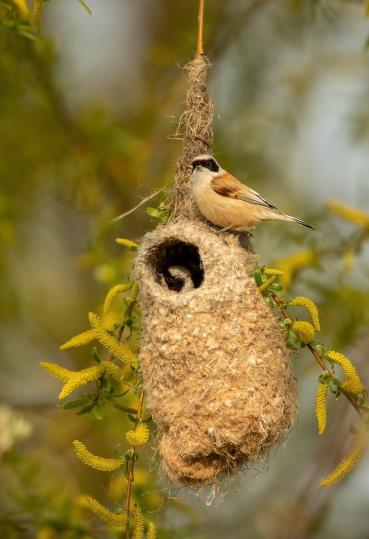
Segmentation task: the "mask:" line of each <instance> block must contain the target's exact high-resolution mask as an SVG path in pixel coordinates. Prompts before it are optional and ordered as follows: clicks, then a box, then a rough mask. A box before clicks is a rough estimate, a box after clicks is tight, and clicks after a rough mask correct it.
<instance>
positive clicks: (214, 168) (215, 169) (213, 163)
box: [205, 159, 219, 172]
mask: <svg viewBox="0 0 369 539" xmlns="http://www.w3.org/2000/svg"><path fill="white" fill-rule="evenodd" d="M205 166H206V168H208V169H209V170H211V171H212V172H218V170H219V166H218V163H217V162H216V161H214V159H208V160H207V161H206V165H205Z"/></svg>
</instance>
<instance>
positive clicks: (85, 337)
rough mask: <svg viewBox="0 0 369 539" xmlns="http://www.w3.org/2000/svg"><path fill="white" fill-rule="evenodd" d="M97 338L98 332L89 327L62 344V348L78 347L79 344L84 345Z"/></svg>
mask: <svg viewBox="0 0 369 539" xmlns="http://www.w3.org/2000/svg"><path fill="white" fill-rule="evenodd" d="M94 339H96V334H95V331H94V330H93V329H88V330H87V331H84V332H83V333H80V334H79V335H75V336H74V337H72V338H71V339H69V341H67V342H65V343H64V344H62V345H61V346H60V350H67V349H68V348H77V347H78V346H84V345H85V344H88V343H90V342H91V341H93V340H94Z"/></svg>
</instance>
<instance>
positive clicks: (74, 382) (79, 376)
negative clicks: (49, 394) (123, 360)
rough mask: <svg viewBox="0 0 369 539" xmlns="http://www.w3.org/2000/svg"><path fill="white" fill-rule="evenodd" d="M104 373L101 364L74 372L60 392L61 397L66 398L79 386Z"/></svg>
mask: <svg viewBox="0 0 369 539" xmlns="http://www.w3.org/2000/svg"><path fill="white" fill-rule="evenodd" d="M102 374H103V367H102V366H101V365H98V366H97V367H89V368H88V369H82V370H81V371H77V372H75V373H73V374H72V376H71V377H70V378H69V379H68V381H67V382H66V384H64V386H63V389H62V390H61V392H60V393H59V399H64V398H65V397H68V395H70V394H71V393H73V391H75V390H76V389H78V388H79V387H81V386H84V385H86V384H89V383H90V382H94V381H95V380H98V379H99V378H100V376H101V375H102Z"/></svg>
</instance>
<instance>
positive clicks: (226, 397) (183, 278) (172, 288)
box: [135, 57, 296, 485]
mask: <svg viewBox="0 0 369 539" xmlns="http://www.w3.org/2000/svg"><path fill="white" fill-rule="evenodd" d="M208 67H209V62H208V61H207V59H206V58H205V57H198V58H197V59H196V60H194V61H193V62H191V63H190V64H189V65H188V66H187V67H186V69H187V71H188V73H189V90H188V94H187V110H186V112H185V115H184V116H183V117H182V121H181V122H180V127H181V128H182V129H184V133H183V136H184V153H183V155H182V157H181V159H180V161H179V163H178V166H177V172H176V181H175V186H174V189H173V193H172V197H171V209H172V220H171V222H170V223H169V224H167V225H162V226H159V227H158V228H157V229H156V230H155V231H153V232H150V233H148V234H146V236H145V237H144V239H143V241H142V244H141V246H140V250H139V253H138V256H137V258H136V265H135V273H136V277H137V279H138V282H139V286H140V296H139V298H140V306H141V311H142V321H143V328H142V343H141V350H140V362H141V366H142V373H143V379H144V389H145V392H146V395H147V399H148V405H149V407H150V410H151V413H152V416H153V419H154V421H155V422H156V423H157V426H158V431H159V449H160V454H161V457H162V462H163V468H164V470H165V472H166V474H167V475H168V477H169V478H170V479H172V480H175V481H180V482H182V483H183V484H186V485H200V484H204V483H214V482H215V481H216V480H217V479H218V478H219V477H222V476H225V475H229V474H233V473H234V472H235V470H237V469H238V468H239V467H243V466H246V465H247V464H248V463H252V462H255V461H259V460H260V459H261V458H262V457H263V456H265V455H266V454H267V453H268V451H269V450H270V449H271V448H272V447H274V446H275V445H276V444H278V442H280V441H281V440H282V439H283V437H284V436H285V435H286V433H287V432H288V430H289V429H290V427H291V425H292V423H293V420H294V418H295V415H296V383H295V379H294V377H293V374H292V372H291V370H290V367H289V354H288V350H287V349H286V347H285V344H284V340H283V337H282V335H281V331H280V328H279V326H278V324H277V322H276V320H275V318H274V315H273V312H272V311H271V309H270V308H269V307H268V306H267V305H266V303H265V301H264V299H263V297H262V295H261V293H260V291H259V290H258V288H257V287H256V285H255V283H254V280H253V277H252V270H253V268H254V267H255V265H257V264H258V263H259V261H258V258H257V256H256V255H255V254H254V253H253V252H252V249H251V246H250V243H249V238H248V236H247V235H241V234H236V233H224V234H217V233H216V230H215V229H214V227H212V226H211V225H210V224H209V223H207V222H205V221H204V219H203V218H202V217H201V215H200V214H199V213H198V211H197V208H196V206H195V204H194V202H193V199H192V193H191V189H190V183H189V175H190V172H191V167H190V163H191V160H192V158H193V157H194V156H195V155H198V154H200V153H204V152H207V151H209V149H210V147H211V144H212V131H211V119H212V104H211V102H210V100H209V97H208V95H207V91H206V72H207V69H208Z"/></svg>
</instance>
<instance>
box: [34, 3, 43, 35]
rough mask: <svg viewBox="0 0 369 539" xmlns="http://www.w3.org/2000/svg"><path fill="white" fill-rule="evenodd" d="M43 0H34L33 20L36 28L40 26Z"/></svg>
mask: <svg viewBox="0 0 369 539" xmlns="http://www.w3.org/2000/svg"><path fill="white" fill-rule="evenodd" d="M42 1H43V0H33V6H32V22H33V24H34V25H35V26H36V28H38V29H39V28H40V19H41V9H42Z"/></svg>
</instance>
